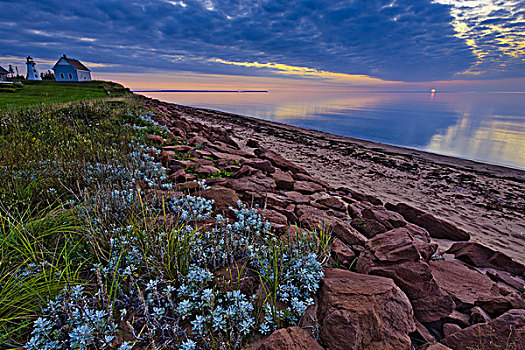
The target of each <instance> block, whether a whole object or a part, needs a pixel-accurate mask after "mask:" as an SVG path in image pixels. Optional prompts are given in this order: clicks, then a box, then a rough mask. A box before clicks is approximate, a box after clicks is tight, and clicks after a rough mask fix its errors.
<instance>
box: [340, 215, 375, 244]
mask: <svg viewBox="0 0 525 350" xmlns="http://www.w3.org/2000/svg"><path fill="white" fill-rule="evenodd" d="M333 233H334V234H335V235H337V236H338V237H339V238H341V240H342V241H343V242H344V243H346V244H350V245H363V244H365V242H366V241H367V238H366V237H365V236H364V235H363V234H361V233H360V232H359V231H357V230H356V229H355V228H353V227H352V225H350V224H349V223H348V222H345V221H337V222H336V223H335V224H334V225H333Z"/></svg>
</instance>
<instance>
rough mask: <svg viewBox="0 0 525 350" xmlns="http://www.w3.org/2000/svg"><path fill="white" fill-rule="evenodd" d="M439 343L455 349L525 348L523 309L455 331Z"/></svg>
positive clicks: (492, 349) (493, 349) (524, 316)
mask: <svg viewBox="0 0 525 350" xmlns="http://www.w3.org/2000/svg"><path fill="white" fill-rule="evenodd" d="M441 343H443V344H444V345H446V346H448V347H450V348H452V349H455V350H470V349H484V350H496V349H516V350H521V349H525V310H510V311H508V312H507V313H505V314H503V315H501V316H500V317H498V318H496V319H494V320H492V321H490V322H487V323H482V324H475V325H472V326H470V327H467V328H465V329H462V330H460V331H457V332H455V333H454V334H452V335H450V336H448V337H446V338H444V339H442V340H441Z"/></svg>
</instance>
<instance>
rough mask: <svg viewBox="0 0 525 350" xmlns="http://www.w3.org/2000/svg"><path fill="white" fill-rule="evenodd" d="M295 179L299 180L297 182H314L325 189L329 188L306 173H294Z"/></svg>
mask: <svg viewBox="0 0 525 350" xmlns="http://www.w3.org/2000/svg"><path fill="white" fill-rule="evenodd" d="M293 178H294V180H297V181H307V182H314V183H316V184H319V185H321V186H323V187H329V186H328V184H327V183H326V182H324V181H322V180H320V179H318V178H316V177H313V176H310V175H308V174H306V172H302V173H301V172H299V173H294V174H293Z"/></svg>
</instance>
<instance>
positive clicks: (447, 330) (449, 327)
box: [443, 323, 461, 337]
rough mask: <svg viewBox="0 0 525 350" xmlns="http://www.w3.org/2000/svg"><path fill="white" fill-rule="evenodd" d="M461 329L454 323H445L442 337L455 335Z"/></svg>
mask: <svg viewBox="0 0 525 350" xmlns="http://www.w3.org/2000/svg"><path fill="white" fill-rule="evenodd" d="M460 330H461V327H460V326H458V325H457V324H454V323H445V324H444V325H443V336H444V337H448V336H449V335H452V334H454V333H456V332H457V331H460Z"/></svg>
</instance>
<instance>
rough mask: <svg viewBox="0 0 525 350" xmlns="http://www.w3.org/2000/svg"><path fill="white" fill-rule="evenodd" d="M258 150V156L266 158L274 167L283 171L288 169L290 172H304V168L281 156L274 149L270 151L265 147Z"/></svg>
mask: <svg viewBox="0 0 525 350" xmlns="http://www.w3.org/2000/svg"><path fill="white" fill-rule="evenodd" d="M259 151H260V153H259V157H260V158H262V159H268V160H269V161H270V162H271V163H272V165H273V166H274V167H276V168H280V169H281V170H284V171H287V170H289V171H291V172H292V173H306V170H304V169H303V168H301V167H300V166H298V165H296V164H294V163H292V162H290V161H289V160H287V159H285V158H284V157H283V156H281V155H280V154H278V153H276V152H274V151H270V150H269V149H265V148H260V149H259Z"/></svg>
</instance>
